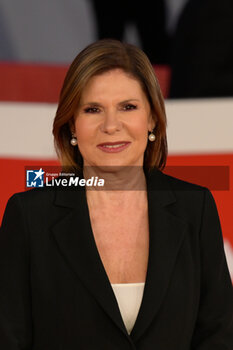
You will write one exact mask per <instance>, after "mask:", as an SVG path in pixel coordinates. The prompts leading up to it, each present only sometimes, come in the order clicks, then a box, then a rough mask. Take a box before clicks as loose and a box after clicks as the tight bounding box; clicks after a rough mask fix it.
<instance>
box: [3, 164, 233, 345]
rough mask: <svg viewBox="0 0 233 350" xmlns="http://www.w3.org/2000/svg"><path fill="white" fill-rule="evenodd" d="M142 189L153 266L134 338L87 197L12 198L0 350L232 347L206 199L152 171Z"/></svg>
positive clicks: (230, 312) (231, 295)
mask: <svg viewBox="0 0 233 350" xmlns="http://www.w3.org/2000/svg"><path fill="white" fill-rule="evenodd" d="M147 186H148V208H149V232H150V250H149V262H148V270H147V277H146V284H145V289H144V295H143V300H142V304H141V308H140V310H139V314H138V317H137V320H136V323H135V326H134V328H133V330H132V332H131V334H130V335H128V333H127V331H126V328H125V326H124V323H123V320H122V318H121V314H120V311H119V308H118V304H117V300H116V298H115V295H114V293H113V290H112V287H111V284H110V282H109V280H108V277H107V275H106V272H105V269H104V267H103V264H102V262H101V259H100V256H99V254H98V250H97V247H96V245H95V240H94V236H93V233H92V229H91V224H90V217H89V212H88V206H87V202H86V196H85V190H81V191H78V190H77V189H76V190H61V189H58V188H57V189H55V188H53V189H52V190H50V189H48V188H44V189H40V190H38V189H35V190H30V191H26V192H23V193H19V194H15V195H14V196H12V197H11V198H10V200H9V201H8V204H7V208H6V211H5V214H4V218H3V223H2V227H1V233H0V349H1V350H53V349H54V350H89V349H90V350H98V349H100V350H105V349H106V350H128V349H140V350H155V349H156V350H214V349H216V350H217V349H218V350H232V349H233V289H232V283H231V279H230V275H229V270H228V267H227V263H226V258H225V254H224V247H223V239H222V233H221V227H220V222H219V218H218V214H217V209H216V205H215V202H214V199H213V197H212V195H211V193H210V191H209V190H208V189H207V188H205V187H201V186H197V185H194V184H190V183H188V182H184V181H181V180H178V179H176V178H174V177H171V176H168V175H165V174H163V173H162V172H160V171H157V170H155V171H153V172H152V174H151V175H147Z"/></svg>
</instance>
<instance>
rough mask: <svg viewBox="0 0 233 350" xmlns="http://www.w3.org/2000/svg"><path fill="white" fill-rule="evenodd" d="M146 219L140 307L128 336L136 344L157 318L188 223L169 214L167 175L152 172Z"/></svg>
mask: <svg viewBox="0 0 233 350" xmlns="http://www.w3.org/2000/svg"><path fill="white" fill-rule="evenodd" d="M147 190H148V215H149V230H150V244H149V261H148V268H147V276H146V283H145V288H144V294H143V299H142V303H141V307H140V310H139V313H138V317H137V319H136V322H135V325H134V327H133V330H132V332H131V334H130V335H131V337H132V339H133V341H134V342H136V341H137V340H138V339H139V338H140V337H141V336H142V335H143V333H144V332H145V331H146V329H147V328H148V327H149V326H150V324H151V322H152V321H153V320H154V319H155V318H156V315H157V313H158V311H159V308H160V306H161V304H162V302H163V298H164V297H165V294H166V291H167V288H168V285H169V281H170V278H171V275H172V271H173V268H174V265H175V261H176V257H177V254H178V252H179V249H180V247H181V243H182V241H183V238H184V236H185V232H186V230H187V229H188V223H187V222H186V221H183V220H182V219H180V218H178V217H177V216H175V215H173V214H171V213H170V212H169V211H168V205H171V204H172V203H173V204H174V203H175V202H176V197H175V195H174V192H173V191H172V190H171V189H170V186H169V182H168V179H167V178H166V175H164V174H163V173H161V172H160V171H157V172H156V171H154V172H152V174H151V178H147Z"/></svg>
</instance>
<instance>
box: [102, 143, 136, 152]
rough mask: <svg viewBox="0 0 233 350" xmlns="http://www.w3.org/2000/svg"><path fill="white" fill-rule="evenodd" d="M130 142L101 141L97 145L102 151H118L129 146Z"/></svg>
mask: <svg viewBox="0 0 233 350" xmlns="http://www.w3.org/2000/svg"><path fill="white" fill-rule="evenodd" d="M129 144H130V142H118V143H117V142H110V143H102V144H100V145H98V146H97V147H98V148H99V149H101V150H102V151H104V152H120V151H122V150H124V149H125V148H127V147H128V146H129Z"/></svg>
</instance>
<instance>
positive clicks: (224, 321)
mask: <svg viewBox="0 0 233 350" xmlns="http://www.w3.org/2000/svg"><path fill="white" fill-rule="evenodd" d="M200 259H201V290H200V304H199V311H198V315H197V320H196V326H195V330H194V333H193V337H192V347H191V349H192V350H210V349H216V350H232V349H233V287H232V282H231V278H230V273H229V270H228V266H227V262H226V256H225V252H224V244H223V237H222V231H221V225H220V220H219V216H218V212H217V208H216V204H215V201H214V198H213V196H212V194H211V192H210V191H209V190H208V189H206V190H205V196H204V207H203V213H202V223H201V228H200Z"/></svg>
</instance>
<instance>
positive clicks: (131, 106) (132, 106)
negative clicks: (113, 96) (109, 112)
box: [124, 103, 137, 111]
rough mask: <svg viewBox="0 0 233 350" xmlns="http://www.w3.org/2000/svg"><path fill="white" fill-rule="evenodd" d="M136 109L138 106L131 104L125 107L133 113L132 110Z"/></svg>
mask: <svg viewBox="0 0 233 350" xmlns="http://www.w3.org/2000/svg"><path fill="white" fill-rule="evenodd" d="M136 108H137V106H135V105H132V104H131V103H129V104H127V105H125V106H124V110H125V111H131V110H133V109H136Z"/></svg>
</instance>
